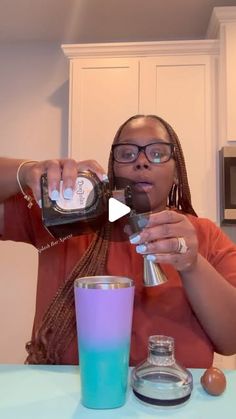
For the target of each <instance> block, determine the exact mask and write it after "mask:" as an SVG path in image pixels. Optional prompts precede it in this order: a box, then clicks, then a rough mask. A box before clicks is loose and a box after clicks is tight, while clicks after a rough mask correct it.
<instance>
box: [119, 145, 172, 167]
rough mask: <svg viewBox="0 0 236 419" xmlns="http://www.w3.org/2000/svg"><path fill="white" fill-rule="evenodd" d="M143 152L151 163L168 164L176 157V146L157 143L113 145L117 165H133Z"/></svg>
mask: <svg viewBox="0 0 236 419" xmlns="http://www.w3.org/2000/svg"><path fill="white" fill-rule="evenodd" d="M141 151H143V152H144V154H145V156H146V158H147V159H148V161H149V162H150V163H156V164H160V163H166V162H167V161H169V160H170V159H171V158H172V157H173V155H174V144H172V143H165V142H164V141H156V142H155V143H151V144H147V145H143V146H140V145H137V144H130V143H120V144H113V146H112V153H113V158H114V160H115V161H116V162H117V163H133V162H135V161H136V160H137V158H138V156H139V154H140V152H141Z"/></svg>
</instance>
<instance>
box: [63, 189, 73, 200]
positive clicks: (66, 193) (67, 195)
mask: <svg viewBox="0 0 236 419" xmlns="http://www.w3.org/2000/svg"><path fill="white" fill-rule="evenodd" d="M63 196H64V198H65V199H72V198H73V189H72V188H66V189H65V190H64V192H63Z"/></svg>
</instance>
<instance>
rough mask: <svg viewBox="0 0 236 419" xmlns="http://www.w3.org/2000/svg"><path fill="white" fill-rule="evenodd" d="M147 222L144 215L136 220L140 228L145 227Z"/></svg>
mask: <svg viewBox="0 0 236 419" xmlns="http://www.w3.org/2000/svg"><path fill="white" fill-rule="evenodd" d="M147 223H148V219H147V218H145V217H142V218H140V219H139V220H138V226H139V227H140V228H144V227H146V225H147Z"/></svg>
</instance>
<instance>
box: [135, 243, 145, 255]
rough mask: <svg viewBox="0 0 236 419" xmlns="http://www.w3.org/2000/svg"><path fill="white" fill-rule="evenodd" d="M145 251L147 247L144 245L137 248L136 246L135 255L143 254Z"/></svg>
mask: <svg viewBox="0 0 236 419" xmlns="http://www.w3.org/2000/svg"><path fill="white" fill-rule="evenodd" d="M146 250H147V246H145V244H140V245H139V246H136V252H137V253H144V252H146Z"/></svg>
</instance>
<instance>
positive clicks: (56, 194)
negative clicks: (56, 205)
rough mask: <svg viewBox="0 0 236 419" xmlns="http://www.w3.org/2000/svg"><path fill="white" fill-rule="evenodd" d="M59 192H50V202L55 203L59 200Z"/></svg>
mask: <svg viewBox="0 0 236 419" xmlns="http://www.w3.org/2000/svg"><path fill="white" fill-rule="evenodd" d="M59 196H60V195H59V192H58V191H57V189H53V191H52V192H51V200H52V201H57V200H58V199H59Z"/></svg>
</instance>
